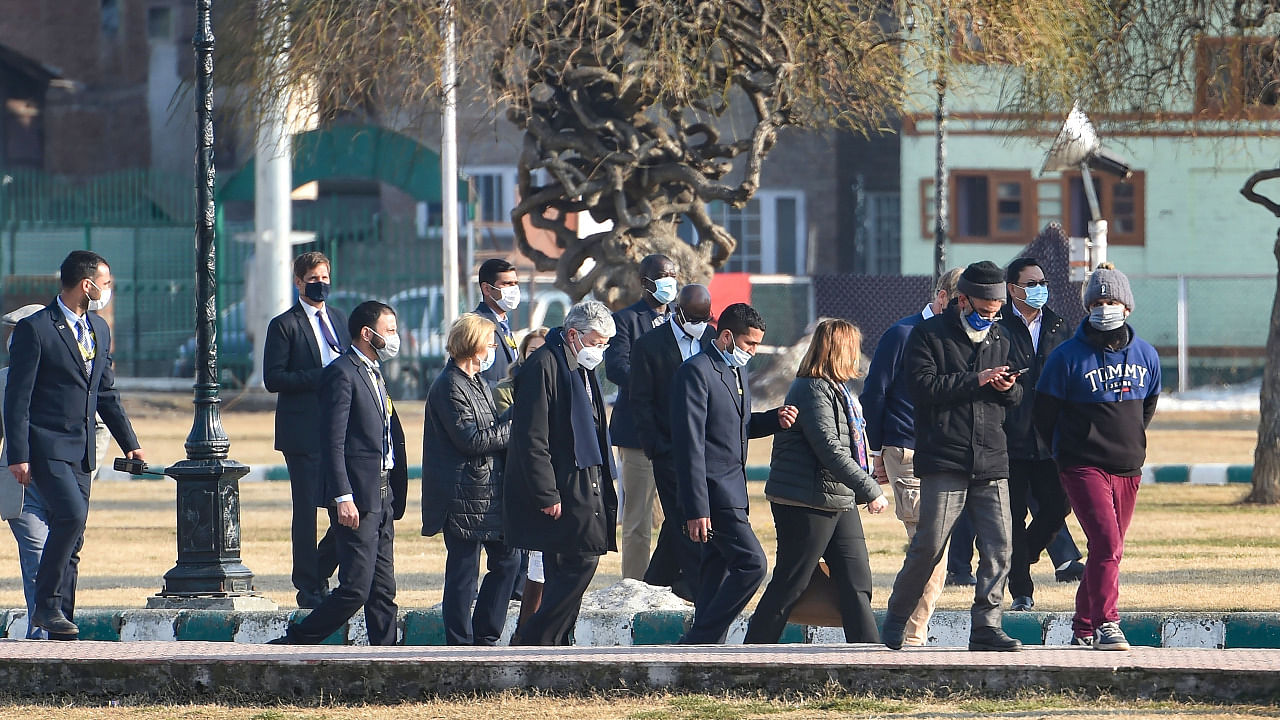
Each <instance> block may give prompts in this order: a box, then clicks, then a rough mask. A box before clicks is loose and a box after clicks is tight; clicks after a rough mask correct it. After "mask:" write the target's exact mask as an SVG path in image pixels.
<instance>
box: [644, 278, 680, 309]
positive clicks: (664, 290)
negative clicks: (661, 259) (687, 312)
mask: <svg viewBox="0 0 1280 720" xmlns="http://www.w3.org/2000/svg"><path fill="white" fill-rule="evenodd" d="M650 282H652V283H653V286H654V289H653V292H651V293H649V294H650V295H653V299H654V300H657V301H658V304H660V305H666V304H667V303H669V302H671V301H672V300H675V299H676V279H675V278H673V277H664V278H658V279H657V280H651V281H650Z"/></svg>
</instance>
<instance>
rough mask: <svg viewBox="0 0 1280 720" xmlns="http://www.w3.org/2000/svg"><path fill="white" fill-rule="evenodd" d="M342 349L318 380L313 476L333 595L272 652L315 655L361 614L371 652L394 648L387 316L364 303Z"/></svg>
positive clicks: (397, 443)
mask: <svg viewBox="0 0 1280 720" xmlns="http://www.w3.org/2000/svg"><path fill="white" fill-rule="evenodd" d="M347 328H348V330H349V331H350V333H351V338H352V344H351V348H350V349H349V350H348V351H347V353H346V354H344V355H343V356H342V357H340V358H338V359H337V360H334V361H333V362H332V363H330V364H329V366H328V367H326V368H325V369H324V374H323V375H322V376H321V378H320V390H319V392H320V429H321V436H320V438H319V443H320V447H321V453H320V476H321V479H322V487H323V493H324V497H325V498H327V503H328V505H329V520H330V523H332V525H333V527H334V532H335V539H336V544H337V550H338V587H337V589H335V590H334V591H333V592H332V593H330V594H329V595H328V597H326V598H325V599H324V601H323V602H321V603H320V606H319V607H317V608H316V609H315V610H312V611H311V614H310V615H308V616H307V617H306V619H305V620H303V621H302V622H300V623H298V624H296V625H290V626H289V629H288V632H287V633H286V635H285V636H284V637H282V638H277V639H276V640H273V641H272V642H273V643H276V644H293V645H314V644H317V643H320V642H322V641H323V640H324V639H325V638H327V637H328V636H329V635H331V634H332V633H333V632H334V631H335V630H337V629H338V628H340V627H342V625H343V624H344V623H346V622H347V620H349V619H351V616H352V615H354V614H355V613H356V611H357V610H359V609H360V607H361V606H362V605H363V606H364V618H365V625H366V627H367V628H368V630H369V644H370V645H394V644H395V642H396V610H397V608H396V603H395V597H396V579H395V562H394V552H395V525H394V522H393V521H394V520H398V519H400V517H402V516H403V515H404V509H405V497H406V495H405V493H406V490H407V486H408V477H409V476H408V472H407V468H408V464H407V462H406V460H407V458H406V457H405V442H404V430H403V429H402V428H401V426H400V418H399V416H398V415H397V414H396V411H395V406H394V405H393V403H392V402H391V396H390V395H388V394H387V386H386V382H385V380H384V379H383V377H382V370H381V363H383V362H386V361H388V360H390V359H391V358H393V357H395V355H396V353H397V352H399V349H400V336H399V335H398V334H397V332H396V315H395V311H394V310H392V309H391V307H390V306H388V305H384V304H383V303H380V302H377V301H376V300H370V301H368V302H364V303H361V304H360V305H358V306H357V307H356V309H355V310H352V311H351V317H350V318H349V319H348V321H347Z"/></svg>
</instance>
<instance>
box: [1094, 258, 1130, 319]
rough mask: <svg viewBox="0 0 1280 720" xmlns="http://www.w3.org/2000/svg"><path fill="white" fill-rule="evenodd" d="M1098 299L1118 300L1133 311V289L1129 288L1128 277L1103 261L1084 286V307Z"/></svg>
mask: <svg viewBox="0 0 1280 720" xmlns="http://www.w3.org/2000/svg"><path fill="white" fill-rule="evenodd" d="M1099 300H1119V301H1120V302H1122V303H1124V306H1125V307H1127V308H1129V310H1130V311H1131V312H1132V311H1133V291H1132V290H1130V289H1129V278H1127V277H1125V275H1124V273H1122V272H1120V271H1119V270H1116V269H1115V268H1114V267H1111V266H1110V264H1109V263H1105V264H1103V265H1101V266H1099V267H1098V269H1097V270H1094V271H1093V274H1092V275H1090V276H1089V282H1088V283H1087V284H1086V285H1085V286H1084V309H1085V310H1088V309H1089V306H1091V305H1093V304H1094V303H1095V302H1097V301H1099Z"/></svg>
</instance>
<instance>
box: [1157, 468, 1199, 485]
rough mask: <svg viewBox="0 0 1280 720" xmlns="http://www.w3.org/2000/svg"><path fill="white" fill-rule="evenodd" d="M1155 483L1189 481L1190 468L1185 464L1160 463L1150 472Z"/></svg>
mask: <svg viewBox="0 0 1280 720" xmlns="http://www.w3.org/2000/svg"><path fill="white" fill-rule="evenodd" d="M1152 474H1153V475H1154V476H1155V481H1156V482H1157V483H1187V482H1191V468H1190V467H1188V466H1186V465H1162V466H1161V467H1158V468H1156V469H1155V471H1154V472H1153V473H1152Z"/></svg>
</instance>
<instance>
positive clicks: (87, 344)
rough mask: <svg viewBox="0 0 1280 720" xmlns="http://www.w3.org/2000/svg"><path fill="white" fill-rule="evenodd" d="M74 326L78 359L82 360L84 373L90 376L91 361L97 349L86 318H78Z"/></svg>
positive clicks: (91, 369)
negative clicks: (78, 349) (78, 351)
mask: <svg viewBox="0 0 1280 720" xmlns="http://www.w3.org/2000/svg"><path fill="white" fill-rule="evenodd" d="M75 325H76V345H77V346H79V348H80V357H81V359H83V360H84V371H85V373H86V374H92V373H93V360H94V358H96V357H97V356H98V348H97V345H96V344H95V343H94V339H93V330H92V329H91V328H89V319H88V318H80V319H79V320H77V321H76V323H75Z"/></svg>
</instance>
